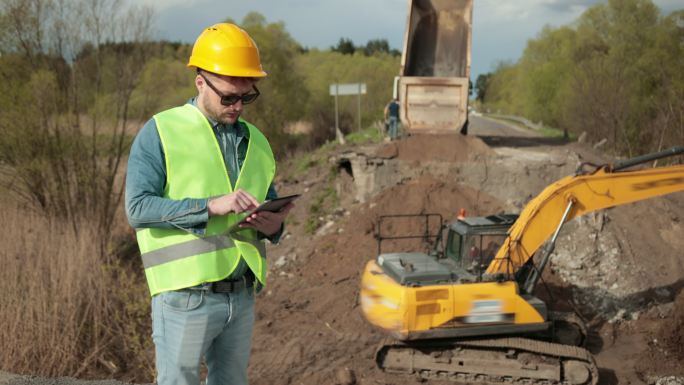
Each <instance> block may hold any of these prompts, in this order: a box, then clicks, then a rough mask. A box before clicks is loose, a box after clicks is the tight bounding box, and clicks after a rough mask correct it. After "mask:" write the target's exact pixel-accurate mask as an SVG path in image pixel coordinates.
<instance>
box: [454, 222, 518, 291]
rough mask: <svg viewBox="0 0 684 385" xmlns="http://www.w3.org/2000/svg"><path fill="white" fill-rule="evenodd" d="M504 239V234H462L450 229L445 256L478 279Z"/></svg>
mask: <svg viewBox="0 0 684 385" xmlns="http://www.w3.org/2000/svg"><path fill="white" fill-rule="evenodd" d="M505 239H506V234H465V235H464V234H460V233H459V232H457V231H454V230H453V229H452V230H450V231H449V234H448V236H447V243H446V250H445V251H446V257H447V258H450V259H451V260H452V261H453V262H455V264H456V266H458V267H460V268H461V269H463V270H466V271H467V272H468V273H470V274H472V275H473V276H476V277H478V280H479V279H480V278H481V276H482V274H483V273H484V272H485V270H487V266H489V264H490V263H491V262H492V260H493V259H494V256H495V255H496V252H497V251H498V250H499V248H500V247H501V245H502V244H503V242H504V240H505Z"/></svg>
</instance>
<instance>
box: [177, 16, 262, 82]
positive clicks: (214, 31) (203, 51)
mask: <svg viewBox="0 0 684 385" xmlns="http://www.w3.org/2000/svg"><path fill="white" fill-rule="evenodd" d="M188 67H197V68H201V69H203V70H205V71H209V72H213V73H216V74H219V75H227V76H237V77H252V78H262V77H264V76H266V72H264V70H263V69H262V68H261V60H260V59H259V49H258V48H257V46H256V44H255V43H254V40H252V38H251V37H249V35H248V34H247V32H245V31H244V30H242V29H241V28H240V27H238V26H236V25H235V24H230V23H219V24H215V25H212V26H211V27H209V28H207V29H205V30H204V31H202V33H201V34H200V35H199V37H198V38H197V41H195V45H194V46H193V47H192V55H190V60H189V61H188Z"/></svg>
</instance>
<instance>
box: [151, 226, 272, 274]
mask: <svg viewBox="0 0 684 385" xmlns="http://www.w3.org/2000/svg"><path fill="white" fill-rule="evenodd" d="M231 237H233V238H236V239H238V240H241V241H243V242H246V243H250V244H251V245H252V246H254V247H255V248H256V249H257V251H258V252H259V255H260V256H261V257H262V258H266V246H265V245H264V243H263V242H260V241H253V240H251V239H247V238H244V237H241V236H240V235H239V234H231V235H214V236H211V237H206V238H197V239H195V240H192V241H188V242H184V243H178V244H175V245H170V246H166V247H162V248H161V249H157V250H152V251H149V252H147V253H145V254H142V262H143V266H144V267H145V268H146V269H147V268H148V267H154V266H157V265H161V264H164V263H167V262H171V261H175V260H177V259H183V258H186V257H191V256H193V255H196V254H204V253H208V252H210V251H216V250H221V249H226V248H230V247H235V243H234V242H233V239H231Z"/></svg>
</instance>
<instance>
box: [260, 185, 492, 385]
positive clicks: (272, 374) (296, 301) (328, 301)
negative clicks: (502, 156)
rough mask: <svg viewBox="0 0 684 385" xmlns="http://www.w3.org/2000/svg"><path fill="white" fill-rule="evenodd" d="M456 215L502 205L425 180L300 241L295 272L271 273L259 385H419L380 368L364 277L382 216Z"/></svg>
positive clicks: (290, 268) (292, 264)
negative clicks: (362, 297) (350, 379)
mask: <svg viewBox="0 0 684 385" xmlns="http://www.w3.org/2000/svg"><path fill="white" fill-rule="evenodd" d="M454 207H464V208H466V209H467V210H471V213H472V214H473V215H475V214H478V212H475V211H474V210H475V209H474V207H478V208H479V209H478V210H481V211H482V212H490V211H497V210H499V209H500V207H501V204H500V203H499V202H497V201H496V200H495V199H493V198H492V197H489V196H485V195H484V194H481V193H478V192H477V191H475V190H473V189H471V188H469V187H466V186H462V185H458V184H455V183H448V182H444V181H440V180H436V179H433V178H430V177H423V178H419V179H416V180H412V181H409V182H407V183H404V184H400V185H397V186H394V187H392V188H389V189H387V190H385V191H384V192H382V193H381V194H379V195H378V196H376V197H374V198H373V199H372V200H371V201H369V202H366V203H364V204H360V205H357V206H356V207H354V208H352V209H351V210H350V211H348V212H347V213H346V215H344V214H343V215H342V216H340V217H339V219H338V221H337V222H335V224H334V226H331V227H329V229H328V234H325V235H321V236H319V237H316V238H314V239H312V238H311V237H306V236H301V238H299V237H300V236H297V239H301V240H302V242H301V243H299V245H300V246H301V248H299V249H298V251H297V256H296V258H294V259H293V258H292V255H291V254H290V256H289V257H288V258H287V259H288V261H289V262H288V263H287V264H285V265H283V266H281V267H280V268H274V269H273V271H271V272H270V278H269V279H270V284H269V286H268V289H267V293H266V295H263V296H261V298H260V300H259V301H257V323H256V330H255V341H254V350H253V357H252V362H253V363H255V364H254V365H253V367H252V368H251V370H252V376H251V382H252V383H254V384H274V383H278V384H290V383H293V384H299V383H300V382H301V383H310V384H313V383H331V384H332V383H335V381H336V376H337V375H338V374H339V372H340V371H346V370H347V369H349V370H351V371H353V372H354V373H355V376H356V379H357V383H361V384H363V383H376V382H375V381H376V380H377V381H386V380H387V381H390V383H394V382H396V380H397V379H399V380H400V382H401V383H406V384H412V383H413V382H412V381H413V379H411V378H408V379H407V378H405V377H401V376H400V377H396V378H395V380H391V379H392V378H393V377H392V375H389V374H385V373H381V372H380V371H378V370H376V369H375V367H374V360H373V357H374V353H375V348H376V347H377V344H378V343H379V342H380V340H381V339H382V338H383V336H382V335H381V334H380V333H379V332H378V331H376V330H373V329H372V328H371V327H370V325H368V323H367V322H366V321H365V320H364V319H363V316H362V315H361V311H360V308H359V304H358V290H359V282H360V272H361V271H362V269H363V266H365V264H366V263H367V262H368V261H369V260H371V259H372V258H374V257H375V253H376V250H377V244H376V242H375V240H374V238H373V232H374V228H375V224H376V217H377V216H378V215H380V214H412V213H440V214H442V215H443V216H444V217H445V219H448V220H451V219H453V218H454V217H455V215H456V213H455V212H454V209H453V208H454ZM414 225H415V223H413V224H411V223H410V222H408V223H403V224H398V225H395V226H394V227H393V228H392V231H396V232H399V233H406V232H410V231H412V229H413V227H412V226H414ZM290 241H292V239H290ZM295 242H297V240H295ZM383 247H384V246H383ZM404 247H411V246H407V245H405V246H404ZM415 247H418V248H420V247H421V245H420V244H416V245H415ZM275 258H278V256H277V255H276V256H275ZM257 363H258V364H257ZM284 374H286V378H283V375H284ZM392 381H394V382H392ZM380 383H384V382H380ZM415 383H419V381H418V380H417V379H416V380H415Z"/></svg>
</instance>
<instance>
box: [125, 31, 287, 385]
mask: <svg viewBox="0 0 684 385" xmlns="http://www.w3.org/2000/svg"><path fill="white" fill-rule="evenodd" d="M188 67H190V68H193V69H195V70H196V71H197V75H196V76H195V87H196V88H197V96H195V97H193V98H191V99H190V100H188V101H187V103H186V104H185V105H183V106H180V107H176V108H172V109H169V110H166V111H162V112H160V113H158V114H156V115H155V116H154V117H153V118H152V119H150V120H149V121H148V122H147V123H146V124H145V125H144V127H143V128H142V129H141V130H140V132H139V133H138V135H137V136H136V138H135V140H134V142H133V145H132V148H131V152H130V156H129V160H128V171H127V175H126V214H127V216H128V220H129V222H130V224H131V225H132V226H133V227H135V228H136V230H137V238H138V246H139V247H140V253H141V256H142V261H143V266H144V268H145V275H146V276H147V283H148V285H149V289H150V293H151V294H152V339H153V340H154V344H155V352H156V368H157V383H158V384H159V385H170V384H182V385H190V384H192V385H199V384H200V377H199V376H200V362H201V361H202V359H203V358H204V359H205V360H206V364H207V367H208V375H207V376H208V377H207V384H208V385H227V384H231V385H245V384H247V364H248V361H249V355H250V350H251V344H252V342H251V340H252V329H253V326H254V300H255V292H256V291H257V290H259V289H260V288H261V287H262V286H263V285H264V283H265V278H266V258H265V257H266V256H265V245H264V243H263V239H264V238H268V239H269V240H271V242H277V240H278V238H279V237H280V235H281V234H282V231H283V220H284V219H285V216H286V215H287V213H288V212H289V211H290V210H291V209H292V207H293V205H292V204H291V203H290V204H289V205H288V206H286V207H285V208H283V209H282V210H281V211H280V212H277V213H271V212H260V213H258V214H252V215H251V216H249V218H247V223H246V224H241V225H239V227H242V229H240V231H231V232H228V230H229V229H230V228H231V226H232V225H233V224H235V223H236V222H238V221H240V220H241V218H243V217H244V213H245V212H247V211H248V210H250V209H253V208H255V207H257V205H259V203H260V202H262V201H264V199H272V198H276V197H277V194H276V191H275V189H274V188H273V184H272V183H273V177H274V174H275V160H274V158H273V153H272V151H271V147H270V145H269V143H268V140H267V139H266V137H265V136H264V135H263V134H262V133H261V131H259V130H258V129H257V128H256V127H255V126H253V125H252V124H250V123H248V122H247V121H245V120H243V119H242V118H240V114H241V113H242V111H243V108H244V106H245V105H247V104H249V103H252V102H254V101H255V100H256V99H257V97H258V96H259V90H258V89H257V87H256V83H257V80H258V79H260V78H263V77H265V76H266V72H264V70H263V69H262V67H261V62H260V59H259V51H258V49H257V46H256V44H255V43H254V41H253V40H252V39H251V37H250V36H249V35H248V34H247V32H245V31H243V30H242V29H240V28H239V27H237V26H236V25H233V24H228V23H221V24H216V25H213V26H211V27H209V28H207V29H205V30H204V31H203V32H202V34H201V35H200V36H199V37H198V38H197V41H196V42H195V45H194V47H193V49H192V55H191V56H190V60H189V62H188Z"/></svg>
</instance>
